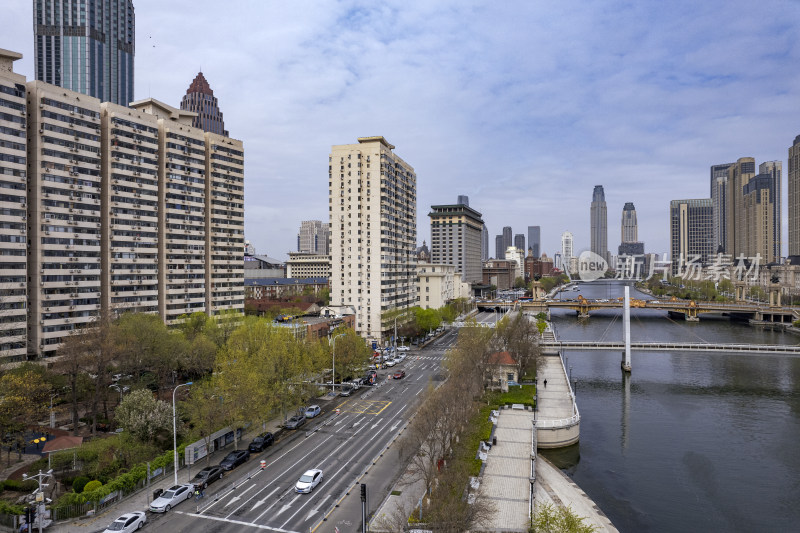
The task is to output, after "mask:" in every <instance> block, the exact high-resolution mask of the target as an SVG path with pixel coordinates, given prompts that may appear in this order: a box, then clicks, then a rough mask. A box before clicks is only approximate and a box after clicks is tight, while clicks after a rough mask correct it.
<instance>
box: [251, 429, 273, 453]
mask: <svg viewBox="0 0 800 533" xmlns="http://www.w3.org/2000/svg"><path fill="white" fill-rule="evenodd" d="M274 442H275V437H274V436H273V435H272V433H270V432H269V431H265V432H264V433H261V434H260V435H258V436H257V437H256V438H254V439H253V440H252V441H251V442H250V444H249V445H248V446H247V449H248V450H250V451H251V452H253V453H258V452H263V451H264V448H266V447H267V446H272V444H273V443H274Z"/></svg>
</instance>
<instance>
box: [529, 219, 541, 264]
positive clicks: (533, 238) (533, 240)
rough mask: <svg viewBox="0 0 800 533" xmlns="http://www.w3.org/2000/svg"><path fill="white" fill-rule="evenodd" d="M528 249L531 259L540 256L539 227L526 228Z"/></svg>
mask: <svg viewBox="0 0 800 533" xmlns="http://www.w3.org/2000/svg"><path fill="white" fill-rule="evenodd" d="M528 248H529V249H530V250H531V254H532V255H533V257H536V258H538V257H541V256H542V249H541V248H542V228H541V227H539V226H528Z"/></svg>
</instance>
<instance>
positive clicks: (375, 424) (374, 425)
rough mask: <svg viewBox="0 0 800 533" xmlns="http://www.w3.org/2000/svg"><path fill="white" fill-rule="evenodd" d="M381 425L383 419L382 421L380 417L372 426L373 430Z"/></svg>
mask: <svg viewBox="0 0 800 533" xmlns="http://www.w3.org/2000/svg"><path fill="white" fill-rule="evenodd" d="M380 423H381V419H380V417H378V419H377V420H376V421H375V423H374V424H372V429H375V428H376V427H377V426H378V424H380Z"/></svg>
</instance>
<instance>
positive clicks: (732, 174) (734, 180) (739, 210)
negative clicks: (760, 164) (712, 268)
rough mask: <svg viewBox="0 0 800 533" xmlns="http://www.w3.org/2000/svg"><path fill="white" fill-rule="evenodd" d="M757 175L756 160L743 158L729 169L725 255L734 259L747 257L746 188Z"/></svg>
mask: <svg viewBox="0 0 800 533" xmlns="http://www.w3.org/2000/svg"><path fill="white" fill-rule="evenodd" d="M755 175H756V160H755V159H753V158H752V157H741V158H739V159H738V160H737V161H736V163H733V164H732V165H731V166H730V167H728V198H727V202H726V204H727V205H726V213H725V226H726V233H727V235H726V240H727V243H726V245H725V253H727V254H730V255H731V256H732V257H733V258H736V257H738V256H739V255H741V254H744V255H745V256H747V252H746V251H745V250H746V248H747V224H746V221H745V213H744V186H745V185H747V182H749V181H750V180H751V179H753V178H754V177H755Z"/></svg>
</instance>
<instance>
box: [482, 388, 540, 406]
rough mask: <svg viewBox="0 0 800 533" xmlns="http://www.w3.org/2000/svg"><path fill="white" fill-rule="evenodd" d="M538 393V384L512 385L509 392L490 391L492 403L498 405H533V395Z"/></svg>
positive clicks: (489, 396)
mask: <svg viewBox="0 0 800 533" xmlns="http://www.w3.org/2000/svg"><path fill="white" fill-rule="evenodd" d="M535 394H536V385H511V386H509V387H508V392H498V391H494V392H491V393H488V394H487V396H488V399H489V402H490V403H494V404H497V405H510V404H513V403H519V404H522V405H529V406H531V407H533V396H534V395H535Z"/></svg>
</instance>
